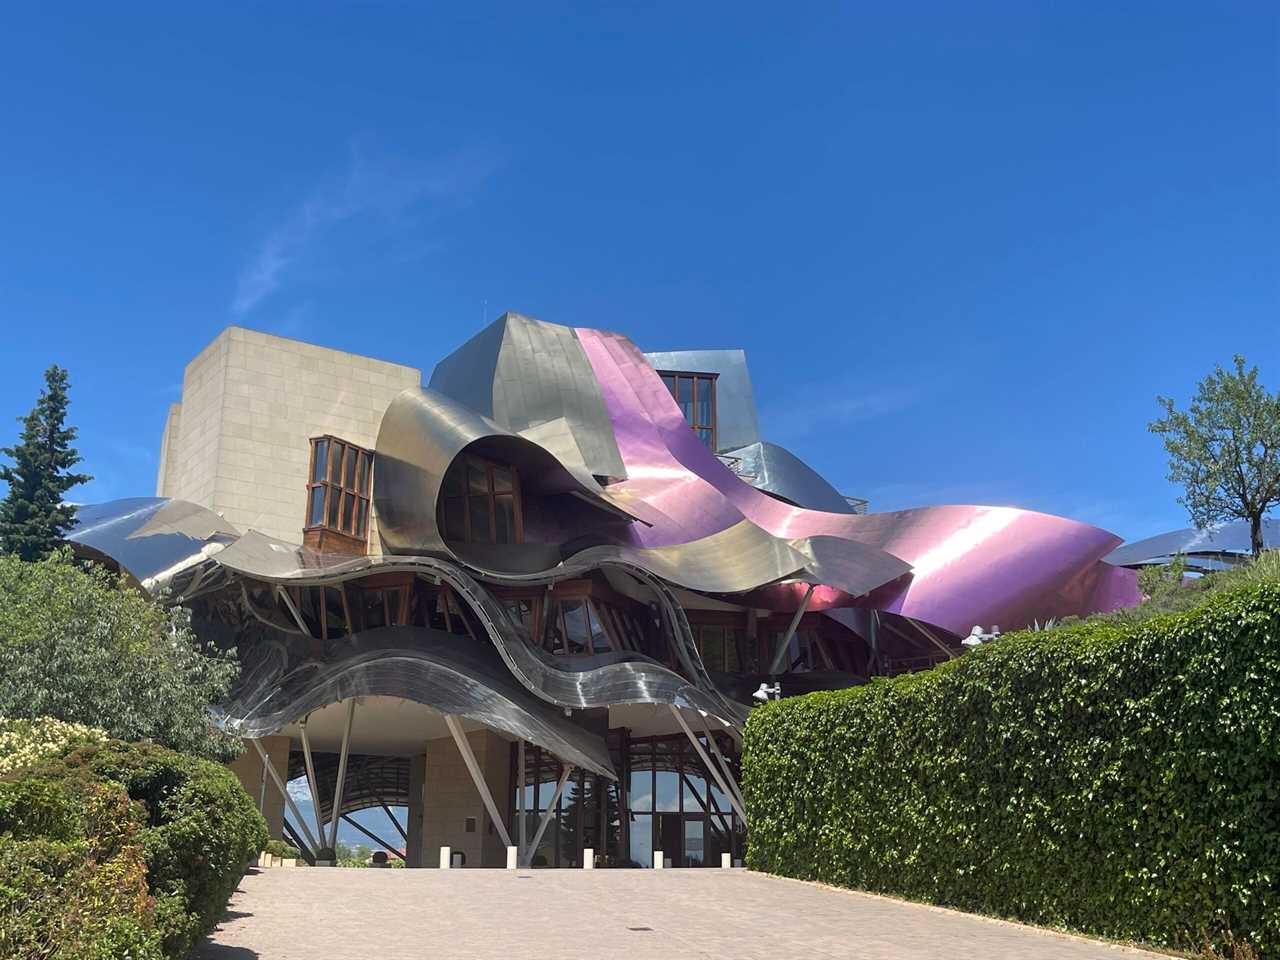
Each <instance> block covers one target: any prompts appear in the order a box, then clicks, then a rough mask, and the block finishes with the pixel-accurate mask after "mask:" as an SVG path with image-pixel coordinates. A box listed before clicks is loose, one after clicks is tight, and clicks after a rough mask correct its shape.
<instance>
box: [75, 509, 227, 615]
mask: <svg viewBox="0 0 1280 960" xmlns="http://www.w3.org/2000/svg"><path fill="white" fill-rule="evenodd" d="M239 536H240V531H238V530H237V529H236V528H235V527H233V526H232V525H231V524H229V523H227V521H225V520H223V519H222V517H220V516H218V515H217V514H216V513H214V512H213V511H212V510H209V509H207V508H205V507H202V506H199V505H198V504H194V503H190V502H188V501H186V500H169V499H167V498H165V497H132V498H129V499H125V500H112V501H109V502H107V503H97V504H85V505H84V506H81V507H80V508H79V509H78V510H76V525H75V526H74V527H73V528H72V529H71V531H70V532H69V533H68V534H67V541H68V542H69V543H70V544H71V545H72V548H73V549H74V550H75V551H76V552H77V553H81V554H86V555H89V556H92V557H95V558H100V557H109V558H110V559H111V560H114V561H115V562H116V563H118V564H119V565H120V567H121V568H122V569H123V570H124V571H125V572H126V573H128V574H129V575H130V576H131V577H133V578H134V580H135V581H136V582H137V583H138V584H139V585H140V586H142V587H144V588H145V589H147V590H148V591H149V592H156V591H158V590H160V589H162V588H164V587H166V586H168V585H169V583H170V582H171V581H172V580H173V578H174V577H176V576H178V575H179V574H181V573H183V572H184V571H188V570H190V569H191V568H192V567H194V566H196V565H198V564H199V563H201V562H202V561H203V560H204V559H205V558H206V557H208V556H211V555H212V554H214V553H216V552H217V551H218V550H221V549H222V548H223V547H225V546H226V545H227V544H229V543H232V542H234V541H235V540H236V539H237V538H238V537H239Z"/></svg>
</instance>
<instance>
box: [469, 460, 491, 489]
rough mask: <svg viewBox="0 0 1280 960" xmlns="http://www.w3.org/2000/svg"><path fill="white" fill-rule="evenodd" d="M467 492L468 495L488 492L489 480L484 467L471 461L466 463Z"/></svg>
mask: <svg viewBox="0 0 1280 960" xmlns="http://www.w3.org/2000/svg"><path fill="white" fill-rule="evenodd" d="M467 490H468V492H470V493H488V492H489V478H488V477H487V476H486V475H485V469H484V467H482V466H481V465H480V464H478V463H472V462H471V461H467Z"/></svg>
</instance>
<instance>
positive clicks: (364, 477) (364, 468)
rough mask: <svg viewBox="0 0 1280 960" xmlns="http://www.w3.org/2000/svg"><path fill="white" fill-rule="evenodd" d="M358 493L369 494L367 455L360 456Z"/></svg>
mask: <svg viewBox="0 0 1280 960" xmlns="http://www.w3.org/2000/svg"><path fill="white" fill-rule="evenodd" d="M359 483H360V492H361V493H363V494H367V493H368V492H369V454H367V453H362V454H360V481H359Z"/></svg>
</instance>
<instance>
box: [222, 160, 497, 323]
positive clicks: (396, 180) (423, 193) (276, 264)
mask: <svg viewBox="0 0 1280 960" xmlns="http://www.w3.org/2000/svg"><path fill="white" fill-rule="evenodd" d="M496 167H497V158H496V156H495V154H494V153H493V152H492V151H487V150H469V151H459V152H456V153H453V154H449V155H447V156H444V157H440V158H436V159H433V160H431V161H425V162H423V161H407V160H405V159H404V158H400V157H396V156H390V155H385V154H379V153H377V152H375V151H374V150H372V149H371V148H370V147H369V146H368V145H367V144H366V143H364V142H361V141H353V142H352V144H351V145H350V148H349V151H348V159H347V163H346V166H345V168H344V170H343V172H342V174H341V175H340V176H338V177H337V178H335V180H333V181H332V182H330V183H327V184H324V185H322V186H321V187H319V188H317V189H316V190H315V191H313V192H312V193H311V195H310V196H308V197H307V198H306V199H305V200H303V201H302V202H301V203H300V204H298V206H297V207H295V208H294V209H293V210H292V211H291V212H290V213H289V214H288V215H287V216H286V217H285V218H284V219H283V220H282V221H281V222H280V223H278V224H277V225H276V226H275V227H274V228H272V229H271V230H269V231H267V233H266V235H265V236H264V237H263V238H262V240H261V242H260V243H259V244H258V245H257V248H256V249H255V250H254V252H253V254H252V255H251V256H250V257H249V259H248V262H246V263H245V265H244V267H243V268H242V269H241V271H240V275H239V277H238V278H237V281H236V289H235V295H234V296H233V298H232V301H231V312H232V313H233V314H234V315H235V316H237V317H243V316H244V315H246V314H248V313H250V312H251V311H253V310H254V309H255V308H256V307H257V306H258V305H259V304H261V303H262V302H263V301H264V300H266V299H267V298H268V297H270V296H271V295H272V294H274V293H276V292H277V291H278V290H279V289H280V288H281V286H282V285H283V284H284V282H285V280H286V278H287V276H288V274H289V273H290V271H291V270H294V269H296V268H297V267H299V266H300V265H301V264H302V262H303V261H304V260H305V259H306V258H307V257H308V256H310V255H311V254H312V253H313V252H314V251H315V249H316V247H317V246H318V245H319V244H320V243H321V242H322V241H323V239H324V238H325V237H326V236H327V235H329V234H330V233H332V231H334V230H337V229H338V228H340V227H342V226H344V225H349V224H354V223H355V222H357V221H360V220H365V219H368V220H375V221H378V222H381V223H382V224H384V225H388V226H390V225H394V224H397V223H403V222H405V221H406V220H408V219H411V218H413V217H416V216H418V215H420V214H421V213H422V212H423V211H425V210H427V209H428V208H429V207H430V206H431V205H432V204H446V203H449V202H456V201H458V200H462V199H465V198H466V196H467V195H469V194H470V193H471V192H473V191H474V190H475V189H476V188H477V187H478V186H479V185H480V184H481V183H482V182H483V181H484V180H486V179H487V178H488V177H489V176H491V175H492V173H493V171H494V170H495V169H496ZM423 247H424V244H423V242H422V241H421V239H418V241H417V243H416V245H415V248H414V249H415V250H421V249H423Z"/></svg>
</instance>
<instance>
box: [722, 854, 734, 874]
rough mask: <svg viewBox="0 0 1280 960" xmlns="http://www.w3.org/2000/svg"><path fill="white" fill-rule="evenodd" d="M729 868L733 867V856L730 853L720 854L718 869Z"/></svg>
mask: <svg viewBox="0 0 1280 960" xmlns="http://www.w3.org/2000/svg"><path fill="white" fill-rule="evenodd" d="M731 866H733V854H731V853H722V854H720V869H721V870H728V869H729V868H730V867H731Z"/></svg>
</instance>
